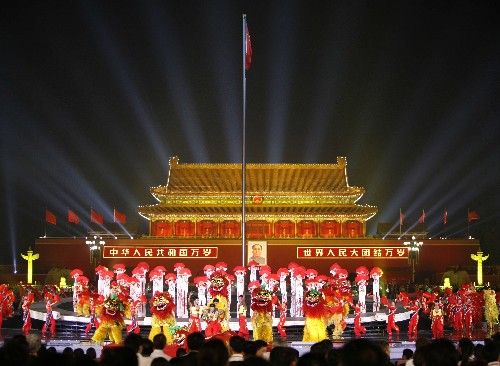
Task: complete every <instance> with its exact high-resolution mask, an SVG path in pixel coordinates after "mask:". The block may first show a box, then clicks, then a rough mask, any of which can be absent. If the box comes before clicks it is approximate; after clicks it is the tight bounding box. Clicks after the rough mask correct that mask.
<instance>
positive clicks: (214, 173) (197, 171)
mask: <svg viewBox="0 0 500 366" xmlns="http://www.w3.org/2000/svg"><path fill="white" fill-rule="evenodd" d="M346 166H347V161H346V159H345V158H344V157H337V163H335V164H246V192H247V194H252V193H255V194H266V193H273V194H290V193H301V194H314V195H317V194H319V195H321V194H329V195H331V194H332V193H335V194H340V195H344V194H347V195H352V194H355V195H357V194H361V195H362V194H363V193H364V189H363V188H359V187H350V186H349V184H348V181H347V175H346ZM241 189H242V188H241V164H181V163H179V159H178V158H177V157H173V158H171V159H170V169H169V173H168V178H167V185H166V186H158V187H152V188H151V193H152V194H153V195H171V194H188V195H189V194H221V193H226V194H241Z"/></svg>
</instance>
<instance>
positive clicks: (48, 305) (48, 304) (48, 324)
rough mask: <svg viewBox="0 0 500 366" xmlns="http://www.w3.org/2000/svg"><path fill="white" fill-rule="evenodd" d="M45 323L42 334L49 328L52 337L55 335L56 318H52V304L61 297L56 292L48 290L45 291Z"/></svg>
mask: <svg viewBox="0 0 500 366" xmlns="http://www.w3.org/2000/svg"><path fill="white" fill-rule="evenodd" d="M44 299H45V310H46V314H45V323H44V324H43V327H42V336H45V334H46V333H47V332H48V331H49V330H50V336H51V337H54V336H55V335H56V320H55V319H54V315H53V314H52V306H54V305H55V304H57V303H58V302H59V301H61V298H60V297H59V295H58V294H53V293H51V292H49V291H47V292H46V293H45V296H44Z"/></svg>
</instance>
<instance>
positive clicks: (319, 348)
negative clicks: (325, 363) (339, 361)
mask: <svg viewBox="0 0 500 366" xmlns="http://www.w3.org/2000/svg"><path fill="white" fill-rule="evenodd" d="M331 349H333V343H332V342H331V341H330V340H329V339H323V340H322V341H320V342H317V343H314V344H313V345H312V346H311V353H314V354H318V355H321V356H323V357H324V358H325V359H326V354H327V353H328V351H330V350H331Z"/></svg>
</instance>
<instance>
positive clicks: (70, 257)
mask: <svg viewBox="0 0 500 366" xmlns="http://www.w3.org/2000/svg"><path fill="white" fill-rule="evenodd" d="M106 242H107V245H116V246H120V245H128V246H130V245H137V246H148V245H154V246H166V247H168V246H169V245H177V246H179V245H182V246H187V247H189V246H196V247H203V245H206V246H216V247H218V258H217V259H215V258H210V259H207V258H182V259H179V258H159V259H150V258H148V259H136V258H127V259H122V258H104V259H103V264H104V265H106V266H108V267H112V265H113V264H115V263H124V264H125V265H126V266H128V267H130V268H133V267H134V266H135V265H136V264H137V263H138V262H140V261H147V262H148V263H149V264H150V266H155V265H160V264H161V265H163V266H165V267H166V268H167V270H169V271H170V270H172V269H173V265H174V263H177V262H183V263H184V264H185V265H186V266H187V267H189V268H190V269H191V271H192V272H193V276H196V275H197V274H201V273H202V271H201V270H202V268H203V266H204V265H206V264H215V263H216V262H219V261H224V262H226V263H227V264H228V267H229V270H232V269H233V267H234V266H236V265H241V258H242V251H241V242H240V241H239V240H236V239H234V240H233V239H227V240H202V239H198V240H195V239H184V240H182V239H148V238H145V239H133V240H129V239H109V240H108V239H106ZM423 242H424V244H423V246H422V248H421V250H420V262H419V265H418V267H417V272H435V273H437V272H443V271H445V270H446V269H447V267H450V266H456V265H461V266H464V267H472V268H475V262H473V261H472V260H471V259H470V254H471V253H475V252H476V251H477V250H478V249H479V242H478V241H477V240H424V241H423ZM350 245H356V246H364V247H377V248H379V247H403V244H402V241H395V240H379V239H309V240H305V239H302V240H301V239H294V240H290V239H288V240H287V239H276V240H269V241H268V245H267V261H268V264H269V265H270V266H271V268H272V269H273V270H274V271H276V270H277V269H278V268H279V267H286V266H287V265H288V263H289V262H292V261H293V262H296V263H298V264H301V265H303V266H304V267H306V268H314V269H316V270H318V272H320V273H325V274H327V273H328V271H329V268H330V266H331V264H332V263H334V262H337V263H338V264H339V265H340V266H342V267H344V268H346V269H347V270H349V271H350V272H354V271H355V269H356V267H358V266H361V265H364V266H366V267H369V268H370V267H373V266H378V267H380V268H382V269H383V270H384V272H385V273H386V274H388V275H389V274H390V273H394V275H395V276H396V275H397V274H398V276H400V275H401V274H403V275H404V274H406V273H409V272H408V271H407V270H408V260H407V258H394V259H367V258H360V259H345V258H343V259H340V258H311V259H297V250H296V248H297V246H313V247H314V246H319V247H325V246H350ZM34 250H35V252H36V253H39V254H40V259H38V260H37V261H36V262H34V269H35V273H44V272H47V271H48V270H49V269H51V268H53V267H63V268H69V269H72V268H81V269H83V270H84V271H86V272H87V271H91V270H92V269H91V268H90V259H89V258H90V257H89V251H88V247H87V245H86V244H85V239H84V238H77V239H73V238H45V239H37V240H36V241H35V249H34Z"/></svg>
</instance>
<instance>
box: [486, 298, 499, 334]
mask: <svg viewBox="0 0 500 366" xmlns="http://www.w3.org/2000/svg"><path fill="white" fill-rule="evenodd" d="M483 296H484V318H485V319H486V325H487V326H488V329H493V328H494V327H495V325H497V324H498V306H497V299H496V293H495V291H493V290H492V289H486V290H484V291H483Z"/></svg>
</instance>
